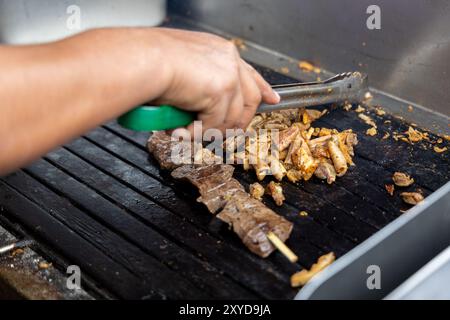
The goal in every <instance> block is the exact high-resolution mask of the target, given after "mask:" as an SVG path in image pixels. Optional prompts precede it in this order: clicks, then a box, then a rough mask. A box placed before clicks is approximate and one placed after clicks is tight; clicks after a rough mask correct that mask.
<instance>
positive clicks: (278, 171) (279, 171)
mask: <svg viewBox="0 0 450 320" xmlns="http://www.w3.org/2000/svg"><path fill="white" fill-rule="evenodd" d="M270 172H271V173H272V175H273V176H274V177H275V179H277V180H278V181H281V180H283V177H284V176H285V175H286V173H287V171H286V168H285V167H284V166H283V164H282V163H281V162H280V161H279V160H278V159H277V158H276V157H271V158H270Z"/></svg>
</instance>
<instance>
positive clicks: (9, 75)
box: [0, 29, 171, 174]
mask: <svg viewBox="0 0 450 320" xmlns="http://www.w3.org/2000/svg"><path fill="white" fill-rule="evenodd" d="M158 40H159V36H158V34H157V33H156V32H155V33H154V34H153V33H152V32H151V30H150V29H109V30H97V31H90V32H86V33H83V34H81V35H79V36H76V37H73V38H70V39H67V40H63V41H60V42H56V43H53V44H48V45H40V46H33V47H2V48H0V70H2V72H1V73H0V97H1V98H2V102H1V104H0V108H1V109H0V110H1V117H0V137H1V139H0V174H2V173H5V172H7V171H9V170H10V169H12V168H13V167H14V168H15V167H17V166H20V165H23V164H25V163H27V162H29V161H30V160H32V159H34V158H36V157H38V156H39V155H41V154H43V153H45V152H47V151H49V150H50V149H51V148H53V147H54V146H57V145H60V144H62V143H64V142H65V141H67V140H69V139H71V138H74V137H76V136H78V135H80V134H82V133H83V132H86V131H88V130H89V129H92V128H94V127H95V126H96V125H98V124H100V123H103V122H105V121H108V120H109V119H112V118H114V117H116V116H118V115H120V114H121V113H123V112H125V111H126V110H128V109H129V108H131V107H133V106H135V105H137V104H139V103H142V102H144V101H148V100H152V99H154V98H156V97H158V96H160V95H161V93H162V92H163V90H164V89H165V88H166V87H167V85H168V81H169V79H168V77H170V74H171V73H170V72H168V71H167V70H165V69H164V68H165V66H164V64H163V63H162V61H163V60H162V57H161V55H160V54H159V50H160V49H159V47H158V45H157V42H158ZM156 75H157V78H156V77H155V76H156ZM152 79H155V80H156V79H157V81H152Z"/></svg>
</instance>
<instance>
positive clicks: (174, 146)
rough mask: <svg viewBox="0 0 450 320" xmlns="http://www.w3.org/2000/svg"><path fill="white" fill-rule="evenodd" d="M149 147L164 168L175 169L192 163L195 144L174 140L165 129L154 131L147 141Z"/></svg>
mask: <svg viewBox="0 0 450 320" xmlns="http://www.w3.org/2000/svg"><path fill="white" fill-rule="evenodd" d="M147 148H148V150H149V151H150V153H151V154H152V155H153V156H154V157H155V159H156V160H157V161H158V163H159V166H160V167H161V168H162V169H167V170H173V169H176V168H178V167H180V166H182V165H183V164H185V163H191V161H190V160H191V159H192V156H191V153H192V148H193V144H192V143H190V142H185V141H176V140H172V138H171V137H170V136H169V135H168V134H166V133H165V132H164V131H157V132H155V133H153V134H152V136H151V137H150V139H149V140H148V142H147Z"/></svg>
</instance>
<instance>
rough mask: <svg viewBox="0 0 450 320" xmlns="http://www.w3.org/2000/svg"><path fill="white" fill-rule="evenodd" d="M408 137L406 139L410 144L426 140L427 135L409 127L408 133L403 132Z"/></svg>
mask: <svg viewBox="0 0 450 320" xmlns="http://www.w3.org/2000/svg"><path fill="white" fill-rule="evenodd" d="M405 133H406V134H407V135H408V139H409V141H410V142H412V143H414V142H419V141H422V140H424V139H426V140H428V139H429V138H428V134H427V133H423V132H420V131H419V130H416V129H414V128H413V127H411V126H410V127H409V128H408V131H406V132H405Z"/></svg>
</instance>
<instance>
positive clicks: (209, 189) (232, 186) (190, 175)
mask: <svg viewBox="0 0 450 320" xmlns="http://www.w3.org/2000/svg"><path fill="white" fill-rule="evenodd" d="M233 171H234V167H233V166H230V165H228V164H215V165H205V166H193V165H184V166H182V167H179V168H177V169H175V170H174V171H172V177H174V178H175V179H181V180H187V181H189V182H190V183H192V184H193V185H194V186H196V187H197V188H198V189H199V192H200V197H199V198H198V199H197V201H199V202H202V203H203V204H204V205H206V207H207V208H208V210H209V211H210V212H211V213H213V214H215V213H217V211H219V210H220V209H222V208H223V207H224V206H225V204H226V202H227V199H229V198H230V197H231V196H232V195H233V194H234V193H236V192H238V191H241V192H245V189H244V187H243V186H242V185H241V184H240V183H239V182H238V181H237V180H236V179H233V178H232V175H233Z"/></svg>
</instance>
